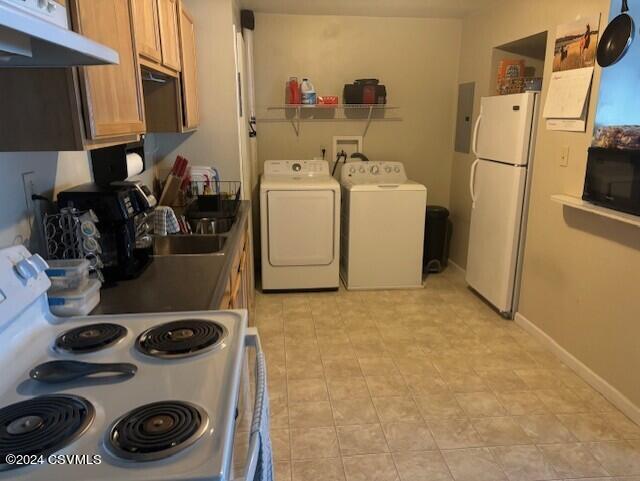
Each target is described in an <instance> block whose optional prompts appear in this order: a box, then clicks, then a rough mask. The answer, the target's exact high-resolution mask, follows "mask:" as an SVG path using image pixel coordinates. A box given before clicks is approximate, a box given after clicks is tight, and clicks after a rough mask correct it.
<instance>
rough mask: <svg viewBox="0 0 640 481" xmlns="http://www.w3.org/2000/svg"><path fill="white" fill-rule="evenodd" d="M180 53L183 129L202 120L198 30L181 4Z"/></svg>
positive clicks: (189, 127)
mask: <svg viewBox="0 0 640 481" xmlns="http://www.w3.org/2000/svg"><path fill="white" fill-rule="evenodd" d="M180 53H181V57H182V75H181V81H182V110H183V130H184V131H186V130H192V129H195V128H196V127H197V126H198V124H199V122H200V110H199V108H198V70H197V62H196V32H195V27H194V25H193V20H192V19H191V16H190V15H189V14H188V13H187V11H186V10H185V8H184V6H183V5H182V4H180Z"/></svg>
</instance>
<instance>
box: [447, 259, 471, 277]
mask: <svg viewBox="0 0 640 481" xmlns="http://www.w3.org/2000/svg"><path fill="white" fill-rule="evenodd" d="M447 262H448V263H449V265H450V266H451V267H453V268H454V269H456V270H458V271H460V273H461V274H465V273H466V271H465V270H464V269H463V268H462V267H460V266H459V265H458V264H456V263H455V262H453V261H452V260H451V259H449V260H448V261H447Z"/></svg>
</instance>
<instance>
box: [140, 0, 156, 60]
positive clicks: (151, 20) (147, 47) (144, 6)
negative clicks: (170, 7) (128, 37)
mask: <svg viewBox="0 0 640 481" xmlns="http://www.w3.org/2000/svg"><path fill="white" fill-rule="evenodd" d="M133 11H134V26H135V32H136V42H137V44H138V53H139V54H140V57H141V58H142V59H148V60H151V61H152V62H156V63H162V45H161V44H160V21H159V20H158V2H157V0H133Z"/></svg>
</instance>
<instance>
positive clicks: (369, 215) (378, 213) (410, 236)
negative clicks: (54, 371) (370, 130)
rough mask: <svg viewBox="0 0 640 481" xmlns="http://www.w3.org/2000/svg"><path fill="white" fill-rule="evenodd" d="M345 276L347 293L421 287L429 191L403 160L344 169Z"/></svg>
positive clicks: (342, 271) (342, 272)
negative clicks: (409, 173)
mask: <svg viewBox="0 0 640 481" xmlns="http://www.w3.org/2000/svg"><path fill="white" fill-rule="evenodd" d="M341 183H342V219H341V225H342V234H341V239H340V243H341V245H340V252H341V259H340V275H341V277H342V280H343V282H344V284H345V286H346V287H347V289H407V288H419V287H422V252H423V249H424V245H423V244H424V223H425V214H426V208H427V188H426V187H425V186H424V185H421V184H418V183H416V182H412V181H410V180H408V179H407V174H406V172H405V170H404V165H402V163H401V162H350V163H347V164H345V165H344V166H343V167H342V177H341Z"/></svg>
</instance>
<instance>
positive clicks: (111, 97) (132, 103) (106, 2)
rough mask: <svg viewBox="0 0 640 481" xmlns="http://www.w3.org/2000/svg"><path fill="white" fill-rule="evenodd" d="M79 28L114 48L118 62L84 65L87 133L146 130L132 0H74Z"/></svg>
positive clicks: (92, 136)
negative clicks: (117, 55) (118, 58)
mask: <svg viewBox="0 0 640 481" xmlns="http://www.w3.org/2000/svg"><path fill="white" fill-rule="evenodd" d="M70 3H71V5H72V9H71V11H72V13H73V21H74V27H75V30H76V31H78V32H79V33H80V34H82V35H85V36H87V37H89V38H91V39H93V40H95V41H97V42H100V43H103V44H105V45H107V46H108V47H111V48H112V49H114V50H116V51H117V52H118V54H119V55H120V63H119V64H118V65H102V66H92V67H80V68H79V69H80V74H81V75H80V79H81V86H82V91H83V104H84V109H85V123H86V126H87V129H86V130H87V132H86V135H87V137H88V138H90V139H98V140H99V139H105V138H110V137H119V136H126V135H132V134H140V133H143V132H144V131H145V124H144V105H143V97H142V82H141V74H140V65H139V64H138V55H137V49H136V41H135V35H134V31H133V15H132V6H131V3H130V0H71V1H70Z"/></svg>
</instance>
